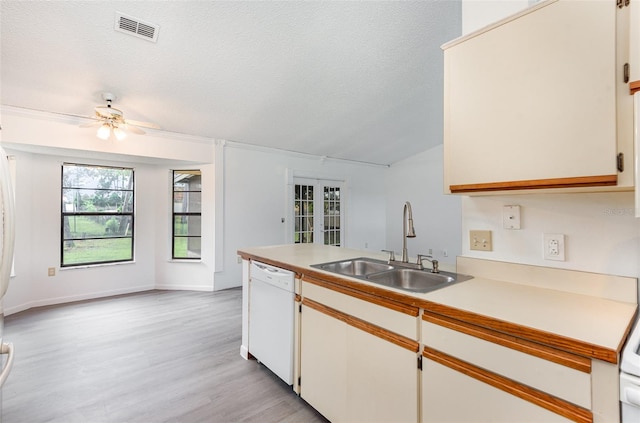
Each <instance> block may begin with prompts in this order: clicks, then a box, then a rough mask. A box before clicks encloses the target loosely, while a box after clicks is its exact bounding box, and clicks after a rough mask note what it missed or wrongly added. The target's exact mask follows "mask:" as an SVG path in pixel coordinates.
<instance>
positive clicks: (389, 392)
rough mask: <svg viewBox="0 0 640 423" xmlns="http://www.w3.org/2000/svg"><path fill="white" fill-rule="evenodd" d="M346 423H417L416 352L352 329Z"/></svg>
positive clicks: (350, 328) (348, 365) (350, 335)
mask: <svg viewBox="0 0 640 423" xmlns="http://www.w3.org/2000/svg"><path fill="white" fill-rule="evenodd" d="M347 372H348V377H347V398H348V406H347V421H348V422H363V423H365V422H366V423H374V422H393V423H401V422H407V423H409V422H410V423H415V422H417V421H418V403H417V398H418V365H417V356H416V353H415V352H413V351H409V350H408V349H404V348H401V347H399V346H397V345H395V344H393V343H391V342H389V341H387V340H384V339H381V338H379V337H377V336H374V335H371V334H369V333H367V332H365V331H362V330H360V329H357V328H354V327H349V348H348V359H347Z"/></svg>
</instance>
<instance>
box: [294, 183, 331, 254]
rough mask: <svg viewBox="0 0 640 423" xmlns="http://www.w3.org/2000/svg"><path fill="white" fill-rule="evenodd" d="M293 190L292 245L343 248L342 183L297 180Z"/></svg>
mask: <svg viewBox="0 0 640 423" xmlns="http://www.w3.org/2000/svg"><path fill="white" fill-rule="evenodd" d="M293 187H294V193H293V198H294V204H293V217H294V218H293V221H294V229H293V242H294V243H296V244H311V243H316V244H324V245H335V246H338V247H339V246H341V245H342V244H343V242H344V227H343V225H342V222H343V221H344V219H343V218H342V216H343V207H342V205H343V198H342V197H343V196H342V184H341V183H340V182H338V181H328V180H321V179H302V178H295V180H294V186H293Z"/></svg>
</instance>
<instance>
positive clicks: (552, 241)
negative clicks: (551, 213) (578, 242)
mask: <svg viewBox="0 0 640 423" xmlns="http://www.w3.org/2000/svg"><path fill="white" fill-rule="evenodd" d="M564 250H565V236H564V234H543V236H542V252H543V256H544V259H545V260H556V261H564V260H565V258H564Z"/></svg>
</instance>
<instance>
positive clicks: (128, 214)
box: [60, 162, 136, 268]
mask: <svg viewBox="0 0 640 423" xmlns="http://www.w3.org/2000/svg"><path fill="white" fill-rule="evenodd" d="M65 166H67V167H68V166H77V167H85V168H100V169H117V170H128V171H131V189H124V188H123V189H107V188H82V187H67V186H65V185H64V170H65ZM135 186H136V184H135V169H134V168H131V167H125V166H109V165H95V164H84V163H69V162H65V163H62V166H60V268H74V267H76V268H77V267H87V266H98V265H107V264H115V263H130V262H133V261H134V260H135V203H136V201H135V200H136V196H135ZM65 189H91V190H94V191H124V192H131V211H130V212H127V211H120V212H113V211H111V212H108V211H102V212H82V211H80V212H79V211H71V212H70V211H66V210H65V206H64V205H65V203H64V201H63V198H64V192H65ZM74 216H76V217H77V216H87V217H95V216H110V217H114V216H125V217H129V218H130V221H131V227H130V228H129V230H128V231H127V233H125V234H124V235H123V236H108V237H107V236H103V237H100V236H93V237H86V238H65V218H66V217H74ZM129 232H130V234H131V235H130V236H128V235H127V234H128V233H129ZM129 238H130V239H131V253H130V258H127V259H117V260H100V261H92V262H82V263H70V264H65V262H64V258H65V253H64V252H65V243H66V242H68V241H77V240H96V239H129Z"/></svg>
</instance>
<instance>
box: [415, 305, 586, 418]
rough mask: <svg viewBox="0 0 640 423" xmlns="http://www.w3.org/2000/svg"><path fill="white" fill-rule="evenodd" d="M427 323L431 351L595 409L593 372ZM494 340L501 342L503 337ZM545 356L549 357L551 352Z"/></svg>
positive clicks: (424, 330) (424, 327)
mask: <svg viewBox="0 0 640 423" xmlns="http://www.w3.org/2000/svg"><path fill="white" fill-rule="evenodd" d="M424 319H425V321H423V322H422V343H423V344H425V345H427V346H428V347H430V348H433V349H435V350H438V351H442V352H444V353H446V354H448V355H450V356H453V357H456V358H458V359H460V360H463V361H465V362H467V363H470V364H472V365H475V366H477V367H480V368H483V369H486V370H489V371H490V372H493V373H496V374H499V375H502V376H504V377H506V378H509V379H511V380H513V381H516V382H519V383H521V384H523V385H527V386H530V387H532V388H535V389H538V390H540V391H543V392H546V393H548V394H550V395H553V396H555V397H558V398H561V399H564V400H566V401H569V402H571V403H573V404H577V405H579V406H581V407H584V408H586V409H591V374H590V368H587V367H585V368H582V369H581V370H578V369H575V368H571V367H568V366H566V365H563V364H559V363H558V362H553V361H550V360H547V359H545V358H541V357H540V356H536V355H533V354H529V353H525V352H522V351H518V350H516V349H513V348H510V347H507V346H503V345H499V344H497V343H494V342H490V341H487V340H485V339H481V338H479V337H476V336H472V335H469V334H467V333H463V332H460V331H457V330H453V329H449V328H447V327H443V326H441V325H439V324H436V323H434V322H430V321H426V320H427V319H429V320H431V319H430V318H429V317H428V316H425V318H424ZM436 320H437V319H436ZM480 332H484V333H488V334H489V335H491V332H493V331H490V330H488V329H484V328H481V329H480ZM493 336H496V338H500V334H497V335H493ZM534 348H535V347H534ZM540 349H541V350H548V348H546V347H543V346H540ZM544 352H545V353H547V351H544ZM558 354H565V355H566V353H562V352H558ZM543 355H544V354H543ZM577 360H580V357H577ZM585 360H586V359H585Z"/></svg>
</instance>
